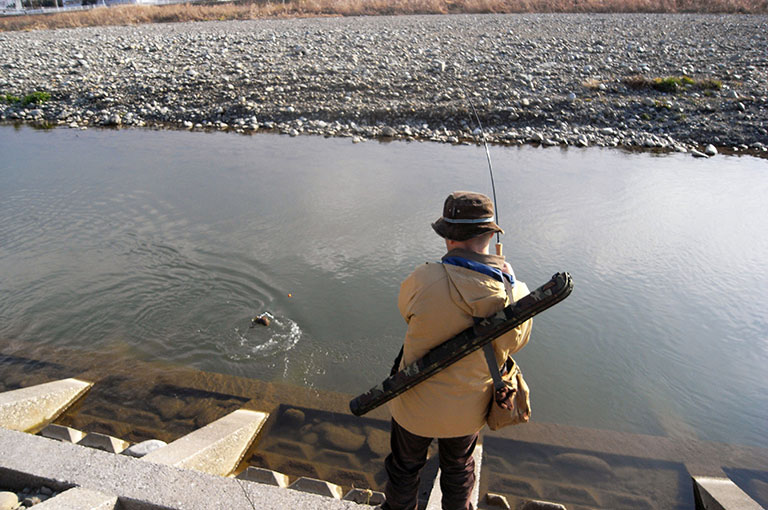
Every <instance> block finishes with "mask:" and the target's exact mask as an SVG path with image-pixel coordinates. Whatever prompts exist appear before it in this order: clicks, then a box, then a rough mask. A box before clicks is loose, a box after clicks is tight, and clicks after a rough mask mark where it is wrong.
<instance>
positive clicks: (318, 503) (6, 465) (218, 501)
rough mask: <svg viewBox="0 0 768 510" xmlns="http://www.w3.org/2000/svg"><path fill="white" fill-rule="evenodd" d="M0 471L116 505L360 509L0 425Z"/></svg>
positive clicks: (195, 509)
mask: <svg viewBox="0 0 768 510" xmlns="http://www.w3.org/2000/svg"><path fill="white" fill-rule="evenodd" d="M0 473H2V476H1V477H2V479H3V481H4V482H9V481H13V483H14V484H16V485H21V486H27V487H32V486H36V485H37V484H39V483H41V482H43V483H46V485H50V486H51V487H53V488H55V489H57V490H58V489H59V488H64V487H83V488H88V489H92V490H96V491H99V492H102V493H105V494H114V495H116V496H117V497H118V504H117V508H132V509H133V508H135V509H139V508H141V509H144V510H149V509H158V508H162V509H165V510H211V509H219V508H227V509H229V508H233V509H234V508H237V509H250V508H252V507H251V504H252V503H253V502H256V505H257V508H258V509H259V510H285V509H304V508H311V509H312V510H360V506H359V505H358V504H357V503H353V502H351V501H342V500H339V499H333V498H327V497H324V496H318V495H317V494H309V493H306V492H299V491H289V490H285V489H282V488H280V487H275V486H271V485H265V484H261V483H248V482H243V481H242V480H236V479H234V478H228V477H224V476H214V475H209V474H206V473H202V472H200V471H195V470H190V469H179V468H177V467H174V466H167V465H163V464H155V463H153V462H145V461H143V460H141V459H135V458H133V457H129V456H127V455H115V454H113V453H107V452H103V451H101V450H96V449H94V448H82V447H80V446H78V445H76V444H71V443H65V442H62V441H51V440H50V439H46V438H43V437H40V436H35V435H32V434H26V433H24V432H17V431H15V430H8V429H1V428H0ZM33 508H37V505H36V506H35V507H33ZM43 510H46V509H45V508H43Z"/></svg>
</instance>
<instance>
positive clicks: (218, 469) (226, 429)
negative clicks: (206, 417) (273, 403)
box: [141, 409, 269, 476]
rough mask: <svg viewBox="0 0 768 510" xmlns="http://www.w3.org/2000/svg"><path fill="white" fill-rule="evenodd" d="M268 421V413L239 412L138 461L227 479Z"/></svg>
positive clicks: (239, 410) (241, 410)
mask: <svg viewBox="0 0 768 510" xmlns="http://www.w3.org/2000/svg"><path fill="white" fill-rule="evenodd" d="M268 417H269V414H268V413H262V412H259V411H248V410H245V409H238V410H237V411H235V412H233V413H230V414H228V415H226V416H224V417H223V418H219V419H218V420H216V421H214V422H213V423H209V424H208V425H206V426H205V427H203V428H201V429H198V430H195V431H194V432H191V433H189V434H187V435H186V436H183V437H181V438H179V439H177V440H176V441H173V442H172V443H170V444H169V445H168V446H164V447H162V448H158V449H157V450H155V451H153V452H150V453H148V454H147V455H145V456H144V457H142V458H141V460H143V461H148V462H154V463H157V464H166V465H169V466H176V467H180V468H185V469H194V470H197V471H202V472H204V473H208V474H212V475H220V476H227V475H229V474H230V473H231V472H232V471H234V470H235V468H236V467H237V465H238V463H239V462H240V460H241V459H242V458H243V456H244V455H245V452H246V451H247V450H248V448H249V447H250V446H251V443H253V441H254V439H256V435H257V434H258V433H259V431H260V430H261V428H262V427H263V426H264V423H265V422H266V421H267V418H268Z"/></svg>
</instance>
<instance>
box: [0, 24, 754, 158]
mask: <svg viewBox="0 0 768 510" xmlns="http://www.w3.org/2000/svg"><path fill="white" fill-rule="evenodd" d="M0 47H1V48H2V51H1V52H0V93H2V94H3V97H6V96H10V97H6V99H5V101H4V102H0V122H6V123H8V122H11V123H17V122H24V123H30V124H37V125H42V126H51V125H63V126H70V127H73V128H82V127H88V126H152V127H171V128H179V129H224V130H236V131H240V132H253V131H258V130H264V129H267V130H279V131H281V132H284V133H286V134H292V135H298V134H302V133H307V134H321V135H326V136H350V137H353V138H354V139H355V140H356V141H358V140H360V141H362V140H365V139H369V138H378V137H389V138H404V139H425V140H434V141H440V142H447V143H459V142H464V141H479V140H480V139H481V132H480V130H479V129H477V123H476V121H475V120H474V118H473V117H472V116H471V105H474V106H475V107H476V108H477V110H478V113H479V116H480V119H481V121H482V123H483V127H484V130H485V134H486V135H487V137H488V139H489V141H492V142H496V143H503V144H520V143H540V144H544V145H575V146H582V147H584V146H595V145H596V146H624V147H630V148H658V149H664V150H675V151H693V150H697V149H698V150H700V151H703V150H704V148H705V147H706V146H707V145H708V144H712V145H714V146H716V147H718V148H720V150H723V149H725V150H728V151H733V150H737V151H749V152H752V153H758V154H760V153H763V154H765V153H766V152H768V52H766V51H765V48H766V47H768V17H766V16H731V15H727V16H726V15H721V16H710V15H562V14H561V15H557V14H556V15H528V14H526V15H455V16H453V15H452V16H399V17H368V18H315V19H294V20H255V21H227V22H205V23H180V24H162V25H143V26H132V27H101V28H83V29H66V30H53V31H36V32H8V33H0ZM681 76H688V77H691V83H688V84H686V83H685V81H683V82H681V83H680V86H679V87H677V88H676V89H675V86H674V85H672V89H674V90H668V91H661V90H656V89H654V88H653V87H652V86H651V84H652V81H653V80H654V79H655V78H667V77H681ZM641 77H642V78H641ZM34 91H45V92H48V93H50V96H51V97H50V99H49V100H47V101H45V102H41V103H35V102H28V104H26V105H25V104H23V99H24V97H25V96H26V95H27V94H30V93H31V92H34ZM17 98H18V99H21V100H22V101H17Z"/></svg>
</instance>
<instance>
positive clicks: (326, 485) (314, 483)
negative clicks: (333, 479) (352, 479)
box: [288, 476, 342, 499]
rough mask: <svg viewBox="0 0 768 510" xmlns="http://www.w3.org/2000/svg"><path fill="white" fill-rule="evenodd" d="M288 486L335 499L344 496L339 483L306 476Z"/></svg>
mask: <svg viewBox="0 0 768 510" xmlns="http://www.w3.org/2000/svg"><path fill="white" fill-rule="evenodd" d="M288 488H289V489H294V490H297V491H301V492H309V493H310V494H319V495H321V496H328V497H330V498H334V499H341V496H342V489H341V487H339V486H338V485H336V484H333V483H330V482H326V481H325V480H317V479H316V478H307V477H306V476H302V477H301V478H299V479H298V480H296V481H295V482H293V483H292V484H291V485H289V486H288Z"/></svg>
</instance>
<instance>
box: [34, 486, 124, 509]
mask: <svg viewBox="0 0 768 510" xmlns="http://www.w3.org/2000/svg"><path fill="white" fill-rule="evenodd" d="M115 508H117V496H115V495H114V494H104V493H102V492H97V491H93V490H89V489H83V488H82V487H75V488H74V489H69V490H68V491H64V492H62V493H61V494H59V495H58V496H56V497H53V498H51V499H49V500H47V501H43V502H42V503H38V504H37V505H35V510H114V509H115Z"/></svg>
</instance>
